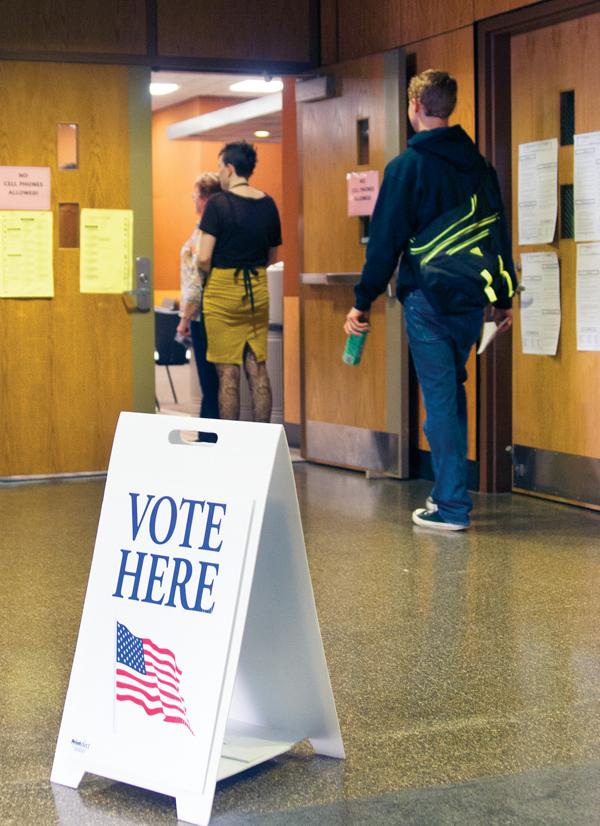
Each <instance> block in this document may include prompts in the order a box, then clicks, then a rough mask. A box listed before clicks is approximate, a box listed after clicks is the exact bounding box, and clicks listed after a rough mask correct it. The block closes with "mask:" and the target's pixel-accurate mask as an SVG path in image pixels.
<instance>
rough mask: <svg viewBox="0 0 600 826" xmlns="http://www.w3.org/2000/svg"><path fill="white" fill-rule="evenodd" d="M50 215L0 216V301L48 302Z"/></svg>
mask: <svg viewBox="0 0 600 826" xmlns="http://www.w3.org/2000/svg"><path fill="white" fill-rule="evenodd" d="M53 295H54V275H53V269H52V213H51V212H50V211H47V212H46V211H40V212H37V211H35V210H27V211H22V212H21V211H13V210H10V211H1V212H0V297H1V298H52V296H53Z"/></svg>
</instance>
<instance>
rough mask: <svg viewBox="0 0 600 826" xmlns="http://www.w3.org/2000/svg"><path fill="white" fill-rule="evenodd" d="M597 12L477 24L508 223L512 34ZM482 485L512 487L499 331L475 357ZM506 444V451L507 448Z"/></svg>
mask: <svg viewBox="0 0 600 826" xmlns="http://www.w3.org/2000/svg"><path fill="white" fill-rule="evenodd" d="M596 12H600V0H547V2H544V3H537V4H535V5H532V6H526V7H525V8H521V9H518V10H516V11H512V12H507V13H506V14H500V15H497V16H496V17H490V18H487V19H486V20H483V21H480V22H478V23H476V26H475V48H476V82H477V95H476V106H477V116H476V126H477V143H478V146H479V148H480V150H481V152H482V153H483V154H484V155H485V156H486V158H488V159H489V160H490V161H491V163H492V164H493V165H494V167H495V168H496V171H497V173H498V179H499V181H500V188H501V190H502V197H503V199H504V204H505V207H506V217H507V221H508V223H509V226H510V225H511V218H512V216H511V213H512V208H511V204H512V169H511V96H510V89H511V62H510V61H511V38H512V37H513V35H516V34H522V33H523V32H527V31H532V30H534V29H541V28H545V27H546V26H552V25H555V24H556V23H562V22H564V21H567V20H572V19H574V18H577V17H584V16H585V15H588V14H594V13H596ZM478 399H479V405H478V408H479V409H478V422H479V428H478V453H479V480H480V483H479V484H480V490H481V491H482V492H484V493H501V492H503V491H510V490H511V488H512V461H511V453H510V448H509V446H512V337H511V336H500V337H499V338H498V339H496V344H495V346H494V347H491V348H488V350H486V352H485V353H484V354H483V355H482V356H481V357H480V362H479V393H478ZM507 448H508V450H507Z"/></svg>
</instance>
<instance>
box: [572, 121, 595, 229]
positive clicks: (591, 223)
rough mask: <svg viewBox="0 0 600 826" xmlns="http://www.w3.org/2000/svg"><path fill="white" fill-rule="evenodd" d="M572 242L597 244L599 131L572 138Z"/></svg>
mask: <svg viewBox="0 0 600 826" xmlns="http://www.w3.org/2000/svg"><path fill="white" fill-rule="evenodd" d="M573 181H574V184H573V196H574V197H573V201H574V205H575V240H576V241H600V132H586V133H585V134H583V135H575V171H574V177H573Z"/></svg>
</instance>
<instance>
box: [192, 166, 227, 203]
mask: <svg viewBox="0 0 600 826" xmlns="http://www.w3.org/2000/svg"><path fill="white" fill-rule="evenodd" d="M194 186H195V188H196V189H197V190H198V194H199V195H200V197H201V198H204V199H206V198H210V196H211V195H214V194H215V192H220V191H221V181H220V180H219V176H218V175H217V174H216V173H215V172H202V173H201V174H200V175H198V177H197V178H196V180H195V181H194Z"/></svg>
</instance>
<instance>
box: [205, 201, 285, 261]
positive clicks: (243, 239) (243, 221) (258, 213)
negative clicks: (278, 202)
mask: <svg viewBox="0 0 600 826" xmlns="http://www.w3.org/2000/svg"><path fill="white" fill-rule="evenodd" d="M200 229H201V230H202V232H208V233H209V235H214V236H215V238H216V239H217V241H216V244H215V249H214V252H213V256H212V265H213V267H221V268H224V269H227V268H230V267H241V266H243V265H244V264H246V265H248V264H252V265H254V266H258V267H264V266H265V265H266V263H267V259H268V255H269V249H270V248H271V247H278V246H279V245H280V244H281V223H280V221H279V213H278V212H277V207H276V206H275V201H274V200H273V199H272V198H271V197H270V196H269V195H265V196H264V197H262V198H244V197H243V196H241V195H235V194H234V193H233V192H217V193H216V194H215V195H212V196H211V197H210V198H209V199H208V201H207V202H206V206H205V207H204V213H203V215H202V220H201V221H200Z"/></svg>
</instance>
